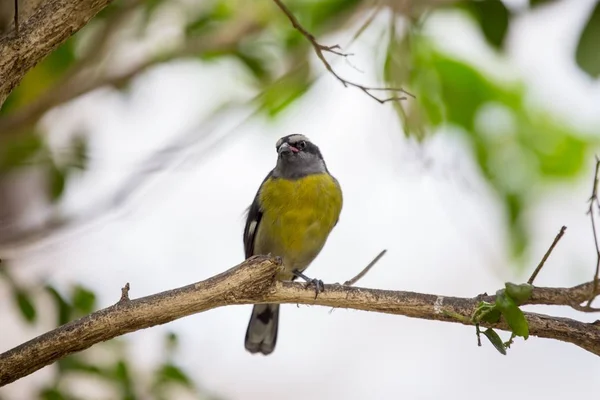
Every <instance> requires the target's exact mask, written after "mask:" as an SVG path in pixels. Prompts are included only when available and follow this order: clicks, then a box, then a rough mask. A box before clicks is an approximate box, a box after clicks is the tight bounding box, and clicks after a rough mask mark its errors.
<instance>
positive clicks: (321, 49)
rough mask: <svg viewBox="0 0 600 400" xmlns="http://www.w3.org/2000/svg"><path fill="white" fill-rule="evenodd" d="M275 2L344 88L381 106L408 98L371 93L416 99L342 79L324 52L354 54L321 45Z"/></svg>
mask: <svg viewBox="0 0 600 400" xmlns="http://www.w3.org/2000/svg"><path fill="white" fill-rule="evenodd" d="M273 1H274V2H275V4H277V6H278V7H279V8H280V9H281V11H283V13H284V14H285V15H286V16H287V17H288V19H289V20H290V22H291V23H292V26H293V27H294V28H295V29H296V30H297V31H298V32H300V33H301V34H302V35H303V36H304V37H305V38H306V39H308V41H309V42H310V43H311V45H312V47H313V48H314V49H315V53H316V54H317V57H319V59H320V60H321V62H322V63H323V65H324V66H325V68H326V69H327V71H329V72H330V73H331V74H332V75H333V76H334V77H335V78H336V79H337V80H338V81H340V82H341V83H342V85H344V87H348V86H352V87H355V88H357V89H360V90H362V91H363V92H365V93H366V94H367V96H369V97H371V98H372V99H374V100H375V101H377V102H378V103H380V104H384V103H387V102H390V101H396V100H406V99H407V98H406V97H405V96H392V97H389V98H383V99H381V98H379V97H377V96H375V95H374V94H373V93H371V91H386V92H394V93H404V94H406V95H408V96H410V97H412V98H415V96H414V95H413V94H411V93H409V92H407V91H406V90H404V89H402V88H374V87H369V86H364V85H361V84H358V83H355V82H351V81H349V80H347V79H344V78H342V77H341V76H340V75H338V74H337V73H336V72H335V71H334V70H333V68H332V67H331V64H329V61H327V59H326V58H325V55H324V54H323V52H327V53H333V54H335V55H337V56H340V57H346V58H347V57H348V56H350V55H352V54H348V53H342V52H341V51H338V49H340V46H339V45H334V46H325V45H322V44H320V43H319V42H318V41H317V39H316V38H315V37H314V35H313V34H312V33H310V32H309V31H307V30H306V29H305V28H304V27H303V26H302V25H301V24H300V22H298V19H296V17H295V16H294V14H292V12H291V11H290V10H289V9H288V8H287V7H286V6H285V4H283V2H282V1H281V0H273Z"/></svg>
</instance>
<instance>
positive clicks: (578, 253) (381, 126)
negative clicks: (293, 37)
mask: <svg viewBox="0 0 600 400" xmlns="http://www.w3.org/2000/svg"><path fill="white" fill-rule="evenodd" d="M524 3H526V2H525V1H516V0H515V1H510V4H511V5H512V6H515V7H519V6H521V5H522V4H524ZM593 4H594V1H592V0H568V1H561V2H559V3H558V4H556V5H553V6H551V7H545V8H541V9H539V11H537V12H535V13H534V14H533V15H528V16H527V17H525V18H523V19H522V20H516V21H514V23H513V25H512V26H511V32H510V36H509V37H508V49H509V50H508V57H507V58H505V59H499V58H498V57H497V56H496V55H494V54H492V53H491V51H490V50H489V49H487V48H486V46H485V44H484V43H483V42H482V39H481V38H480V35H479V34H478V33H477V32H476V27H475V26H474V25H473V24H472V23H471V22H470V21H468V20H466V19H465V18H463V17H460V16H457V15H444V16H437V17H435V18H434V19H432V20H431V21H430V24H429V27H430V29H429V32H430V34H431V35H432V36H433V37H436V38H438V39H439V43H440V44H441V45H442V47H443V48H445V49H448V50H449V51H451V52H452V53H453V54H456V55H458V56H460V57H465V58H467V59H469V60H473V61H474V62H476V63H478V64H480V65H484V66H486V67H487V68H489V69H490V70H491V71H493V73H494V74H498V75H501V76H505V77H507V78H508V79H513V78H523V79H524V80H525V81H526V82H528V83H529V84H531V89H532V90H531V98H532V101H537V102H541V104H543V105H544V106H545V107H547V108H550V109H551V110H553V111H555V112H556V113H557V114H559V115H560V116H562V117H564V118H565V119H567V120H568V121H569V122H571V123H573V124H576V125H577V126H578V127H580V128H581V129H585V130H588V131H589V130H593V129H595V128H597V127H598V126H600V112H598V111H600V84H599V83H598V82H595V81H593V80H591V79H589V78H588V77H586V76H585V75H583V74H582V73H581V72H580V71H579V70H578V69H577V67H576V66H575V64H574V62H573V57H572V54H573V52H574V48H575V44H576V40H577V38H578V34H579V30H580V28H581V26H582V24H583V22H584V20H585V18H586V16H587V15H588V14H589V10H590V9H591V7H592V6H593ZM340 37H341V38H342V40H340V41H341V42H342V43H343V42H345V41H346V40H347V39H348V38H349V36H348V35H341V36H340ZM377 37H378V36H377V28H374V29H372V30H370V31H368V32H367V33H366V34H365V35H364V36H363V37H361V39H360V40H359V42H358V43H357V44H356V45H355V46H353V47H352V52H354V53H356V54H357V56H356V57H355V58H354V59H353V60H352V62H353V64H354V65H356V66H358V67H359V68H360V69H361V70H364V71H365V73H364V74H359V73H358V72H357V71H356V70H354V69H353V68H352V67H351V66H348V65H345V64H344V63H343V62H338V63H336V68H337V69H338V71H339V72H340V73H343V74H344V76H346V77H348V78H352V79H359V80H361V81H362V82H366V83H369V80H370V81H371V82H374V81H376V74H375V72H374V70H373V63H372V62H371V61H370V58H372V57H373V54H374V52H373V49H374V48H375V47H376V41H377ZM344 38H345V39H346V40H343V39H344ZM337 39H338V38H331V42H332V43H333V42H336V40H337ZM315 65H316V66H317V67H318V66H319V64H318V63H317V62H316V61H315ZM242 79H243V73H242V72H241V69H239V68H237V67H234V66H233V64H230V63H221V64H219V65H212V66H205V65H200V64H198V63H196V62H193V61H187V62H178V63H174V64H171V65H168V66H164V67H160V68H156V69H155V70H152V71H151V72H149V73H147V74H145V75H144V76H142V77H140V78H139V79H138V80H137V81H136V82H135V83H134V84H133V87H132V90H131V94H130V95H129V96H127V97H121V96H120V95H118V94H117V93H116V92H113V91H110V90H99V91H97V92H96V93H93V94H90V95H88V96H86V97H85V98H83V99H81V100H79V101H77V102H75V103H73V104H71V105H68V106H66V107H63V108H61V109H59V110H56V111H55V112H53V113H52V115H49V116H48V118H47V120H46V123H47V125H48V126H50V130H51V132H52V134H53V136H52V137H53V140H56V141H57V143H59V142H60V136H61V135H62V134H64V132H65V131H69V130H72V129H76V128H77V127H78V126H85V127H86V128H88V129H90V130H91V143H90V145H91V148H92V160H91V165H90V170H89V171H88V172H87V173H86V175H85V176H84V177H83V179H81V181H80V182H77V183H76V184H75V185H73V186H72V187H70V188H69V191H68V193H67V197H66V199H65V207H64V209H65V211H66V212H81V211H83V210H85V209H86V207H89V205H90V204H95V202H97V201H98V200H99V199H102V198H103V196H107V198H108V197H110V194H111V193H112V190H113V189H114V188H115V187H118V186H119V183H121V182H122V180H123V178H125V177H126V176H127V174H128V173H130V171H133V169H134V168H135V166H136V165H137V164H138V163H139V162H140V161H141V160H143V159H144V158H145V157H147V156H148V155H149V154H151V153H152V151H153V150H155V149H157V148H160V147H161V146H162V145H164V144H165V143H167V142H168V140H169V139H171V138H172V137H173V135H175V134H180V133H183V132H185V131H186V129H187V130H189V129H192V128H193V127H195V126H198V124H199V122H200V121H201V120H202V118H204V117H205V116H206V115H208V113H209V112H210V109H211V107H214V106H215V105H217V104H218V103H219V101H220V100H224V99H227V98H230V97H232V96H247V95H248V93H247V91H245V90H244V89H243V88H240V87H239V86H240V85H237V84H236V82H239V81H240V80H242ZM245 115H247V114H244V112H239V113H236V114H235V115H234V116H233V117H231V118H230V119H229V120H228V121H227V123H226V124H225V125H220V126H219V129H221V130H222V131H224V132H227V131H228V130H230V129H233V132H234V133H235V136H234V137H233V139H232V140H229V141H225V142H223V143H222V144H220V145H219V146H217V147H216V148H215V150H213V151H211V152H210V153H209V155H208V156H207V155H204V154H201V155H198V154H197V153H198V152H197V151H196V150H194V151H192V153H193V154H191V156H189V157H188V158H186V159H185V160H184V161H183V162H182V163H180V164H179V165H178V166H177V167H176V168H173V169H172V170H171V171H169V172H168V173H164V174H160V175H159V174H157V178H156V179H154V181H153V184H152V185H150V186H149V187H148V188H147V190H145V191H143V192H142V193H141V194H140V195H138V196H136V197H135V200H134V201H132V202H131V203H129V206H127V207H125V209H124V210H123V211H122V212H120V213H119V214H118V215H117V216H116V217H115V218H109V219H108V220H106V221H103V223H102V224H100V225H97V226H94V227H92V228H90V229H87V230H84V231H81V232H77V233H76V234H71V235H67V236H66V237H64V238H63V239H61V240H52V241H48V242H43V243H41V244H40V245H39V246H35V247H32V248H30V249H28V250H26V251H23V252H20V253H19V254H20V255H19V258H18V259H17V260H16V261H15V265H18V266H19V271H18V272H19V277H21V279H23V280H26V279H27V276H32V274H36V275H38V276H39V274H40V273H43V274H45V275H47V276H48V277H49V278H50V279H51V281H52V282H53V283H55V284H56V285H57V286H58V287H62V288H67V287H68V286H69V285H70V284H73V283H76V282H81V283H83V284H85V285H88V286H90V287H92V288H94V289H95V290H96V291H97V294H98V295H99V305H100V306H101V307H105V306H108V305H110V304H113V303H114V302H115V301H117V300H118V298H119V295H120V287H122V286H123V284H124V283H125V282H130V283H131V292H130V296H131V297H133V298H136V297H141V296H145V295H149V294H153V293H156V292H159V291H163V290H167V289H172V288H175V287H179V286H182V285H186V284H189V283H192V282H195V281H198V280H202V279H205V278H207V277H209V276H211V275H214V274H216V273H219V272H221V271H223V270H225V269H227V268H230V267H231V266H233V265H235V264H237V263H239V262H241V261H242V259H243V250H242V240H241V233H242V228H243V221H244V219H243V212H244V210H245V208H246V207H247V206H248V205H249V203H250V202H251V200H252V198H253V196H254V194H255V191H256V189H257V188H258V185H259V184H260V182H261V181H262V179H263V178H264V175H265V174H266V173H267V172H268V171H269V170H270V169H271V168H272V167H273V165H274V163H275V160H276V153H275V147H274V145H275V142H276V140H277V139H278V138H279V137H281V136H283V135H287V134H289V133H295V132H300V133H303V134H306V135H308V136H309V137H310V138H311V139H312V140H313V141H314V142H316V143H317V144H318V145H319V146H320V148H321V150H322V152H323V154H324V156H325V159H326V161H327V163H328V166H329V168H330V170H331V172H332V173H333V174H334V175H335V176H336V177H337V178H338V179H339V181H340V182H341V185H342V188H343V191H344V209H343V211H342V216H341V219H340V222H339V224H338V225H337V227H336V228H335V230H334V231H333V233H332V235H331V236H330V239H329V241H328V244H327V245H326V246H325V248H324V250H323V252H322V253H321V255H320V256H319V257H318V258H317V259H316V260H315V262H314V263H313V265H312V266H311V268H310V269H309V270H308V271H307V273H308V274H309V276H311V277H312V276H314V277H318V278H320V279H322V280H323V281H325V282H326V283H328V282H341V281H344V280H347V279H348V278H350V277H352V276H354V275H355V274H356V273H357V272H358V271H359V270H360V269H361V268H363V267H364V266H365V265H366V263H368V262H369V261H370V260H371V259H372V258H373V257H374V256H375V255H376V254H377V253H378V252H379V251H380V250H381V249H383V248H386V249H388V254H387V255H386V256H385V257H384V258H383V259H382V260H381V261H380V262H379V264H378V265H377V266H376V267H375V268H374V269H373V270H372V271H371V272H370V273H369V274H368V275H367V276H366V277H365V278H364V279H363V280H362V281H361V282H360V286H367V287H374V288H381V289H398V290H410V291H420V292H425V293H435V294H442V295H453V296H465V297H472V296H475V295H477V294H479V293H482V292H484V291H487V292H488V293H493V292H494V291H495V290H496V289H498V288H500V287H502V286H503V282H505V281H507V280H512V281H519V280H525V279H526V278H527V277H528V275H529V274H530V272H531V269H532V268H533V266H534V265H535V264H537V262H538V260H539V258H540V257H541V255H542V254H543V253H544V251H545V249H546V248H547V247H548V245H549V244H550V242H551V241H552V239H553V238H554V236H555V235H556V233H557V232H558V230H559V228H560V226H562V225H567V227H568V230H567V234H566V236H565V237H564V238H563V240H562V241H561V242H560V244H559V246H558V247H557V249H556V250H555V251H554V253H553V254H552V257H551V258H550V260H549V261H548V262H547V264H546V266H545V268H544V270H543V272H542V273H541V274H540V276H539V277H538V279H537V281H536V284H537V285H540V286H541V285H546V286H570V285H575V284H578V283H581V282H584V281H587V280H590V279H591V277H592V273H593V269H594V251H593V242H592V238H591V232H590V228H589V220H588V218H587V217H586V215H585V209H586V200H587V198H588V197H589V191H590V182H591V175H592V169H593V163H594V161H593V155H590V158H589V165H588V172H587V173H586V174H585V177H582V179H581V180H579V181H578V182H573V183H572V184H568V185H561V186H552V187H548V188H544V189H540V190H543V192H540V196H539V197H540V202H539V204H537V205H536V206H535V207H534V208H532V209H531V210H530V211H529V212H528V214H527V221H528V226H529V229H530V235H531V240H532V246H531V263H529V265H530V268H529V269H528V270H527V271H525V272H524V273H523V274H518V270H517V267H516V266H515V265H512V264H511V262H510V259H509V258H508V256H507V254H508V252H507V242H506V240H505V239H506V232H505V231H504V226H503V216H502V211H501V209H500V207H499V203H497V201H496V199H495V198H494V197H493V194H492V192H491V191H490V190H489V188H487V187H486V184H485V181H484V180H483V179H482V178H481V177H480V176H479V173H478V171H477V169H476V167H475V166H474V164H473V161H472V157H471V154H470V152H469V149H468V148H467V147H466V146H465V144H464V142H463V141H462V140H461V138H460V136H459V135H457V134H455V133H452V132H440V133H439V134H438V135H436V136H434V137H432V138H430V139H429V140H428V141H427V142H426V143H425V144H424V145H422V146H421V147H419V146H418V145H416V144H415V143H413V142H412V141H410V140H407V139H405V137H404V134H403V133H402V131H401V125H400V123H399V121H398V119H397V117H396V114H395V113H394V112H393V110H392V107H391V106H389V105H384V106H381V105H379V104H378V103H376V102H374V101H373V100H372V99H370V98H368V97H367V96H366V95H365V94H364V93H362V92H360V91H359V90H352V89H345V88H344V87H343V86H341V85H340V84H339V83H338V82H337V81H335V80H334V79H333V77H331V76H330V75H327V74H324V75H323V77H322V78H321V79H320V80H319V81H318V83H317V85H316V86H315V87H314V88H313V89H312V90H311V91H310V92H309V93H308V94H307V95H306V96H305V97H304V98H302V99H301V101H300V102H299V103H298V104H296V105H295V106H294V107H292V108H290V109H289V110H288V111H287V112H286V113H285V114H284V115H283V116H282V118H280V119H279V120H277V121H276V122H268V121H265V120H264V119H262V118H251V119H249V120H246V121H245V122H243V121H244V118H245ZM239 122H243V123H241V124H240V125H238V123H239ZM194 129H197V128H194ZM194 152H195V153H196V155H194ZM157 162H160V160H157ZM507 168H510V166H507ZM42 299H44V298H43V297H42ZM41 301H43V300H41ZM45 301H49V300H48V299H47V298H46V300H45ZM250 307H251V306H243V307H242V306H240V307H227V308H220V309H216V310H212V311H209V312H206V313H203V314H199V315H194V316H191V317H187V318H184V319H181V320H178V321H175V322H173V323H171V324H168V325H166V326H161V327H155V328H151V329H147V330H145V331H141V332H136V333H133V334H129V335H127V336H126V337H125V339H126V340H127V341H128V342H129V343H130V344H131V355H132V356H133V357H134V358H135V360H136V361H137V365H140V366H142V367H144V368H147V369H148V370H150V369H151V366H152V365H153V363H155V362H156V361H158V360H159V359H160V357H161V354H160V353H159V350H157V349H162V344H161V341H162V334H163V333H164V332H165V331H166V330H173V331H175V332H177V333H179V334H180V337H181V349H182V350H181V351H180V353H179V355H178V358H177V361H178V362H179V363H180V364H181V365H182V366H183V367H184V368H185V370H186V371H188V372H190V373H191V374H192V376H193V377H194V378H195V379H196V380H197V381H198V382H199V383H201V384H202V385H203V386H204V387H206V388H208V389H210V390H211V391H214V392H215V393H218V394H220V395H222V396H223V397H224V398H226V399H231V400H237V399H249V400H253V399H282V398H285V399H290V400H296V399H298V400H300V399H302V400H304V399H306V398H311V399H313V400H316V399H326V398H340V399H348V400H349V399H365V398H372V399H388V398H405V399H440V398H444V399H465V398H475V397H485V398H486V399H488V400H496V399H498V400H500V399H503V400H504V399H506V398H507V397H508V396H517V397H516V398H524V397H525V396H527V398H528V399H560V398H565V397H566V396H569V397H571V396H572V397H574V398H579V397H581V398H583V397H584V396H586V397H587V398H594V395H595V394H597V391H598V389H597V385H598V384H597V382H598V376H599V374H600V359H599V358H598V357H597V356H595V355H593V354H591V353H588V352H586V351H584V350H582V349H580V348H578V347H576V346H574V345H571V344H567V343H562V342H557V341H552V340H545V339H538V338H535V337H531V338H530V339H529V340H528V341H527V342H524V341H523V340H521V339H517V340H516V342H515V344H514V345H513V347H512V348H511V349H510V350H509V353H508V356H505V357H504V356H501V355H499V354H498V353H497V352H496V350H494V348H493V347H492V346H491V344H489V343H488V342H484V343H483V347H477V345H476V338H475V332H474V329H473V328H472V327H464V326H461V325H458V324H447V323H439V322H431V321H422V320H416V319H409V318H405V317H400V316H390V315H383V314H373V313H366V312H359V311H352V310H335V311H334V312H333V313H330V312H329V309H328V308H322V307H307V306H302V307H300V308H297V307H296V306H295V305H284V306H283V309H282V313H281V319H280V329H279V339H278V344H277V348H276V350H275V352H274V353H273V354H272V355H270V356H269V357H262V356H252V355H250V354H249V353H247V352H246V351H245V349H244V346H243V338H244V333H245V329H246V325H247V323H248V319H249V316H250ZM528 309H532V310H533V309H535V310H536V311H539V312H544V313H548V314H554V315H564V316H571V317H575V318H577V319H580V320H586V321H593V320H595V319H597V318H598V317H597V316H594V315H580V314H579V313H576V312H574V311H572V310H566V309H564V310H563V309H559V308H549V307H545V308H544V307H535V308H534V307H529V308H528ZM0 315H2V317H3V323H2V325H3V329H2V330H0V351H3V350H5V349H9V348H12V347H13V346H15V345H18V344H20V343H21V342H23V341H25V340H27V339H29V338H32V337H34V336H35V335H37V334H40V333H43V332H44V331H45V330H46V329H48V328H49V327H50V326H51V324H52V322H53V320H54V317H53V316H44V317H42V323H40V324H38V326H36V327H35V328H31V327H29V326H25V324H24V323H23V322H22V321H21V320H20V317H18V316H17V315H16V314H15V313H14V312H13V305H12V303H11V302H10V299H9V297H8V293H7V291H6V288H5V287H1V286H0ZM501 335H502V336H503V337H508V335H507V334H506V333H505V332H502V333H501ZM51 372H52V371H51V369H49V368H46V369H44V370H41V371H39V372H37V373H34V374H33V375H31V376H29V377H27V378H25V379H22V380H20V381H18V382H17V383H15V384H12V385H9V386H8V387H6V388H3V389H0V395H2V396H5V397H7V398H8V399H22V398H23V399H25V398H28V395H27V394H26V393H29V392H28V391H29V390H31V388H32V385H34V384H38V383H39V382H42V381H44V380H46V379H48V378H49V377H50V376H51ZM79 389H80V390H82V391H84V390H85V391H86V393H87V395H88V396H90V393H93V392H90V391H92V390H93V388H92V386H88V385H82V386H81V387H80V388H79ZM525 393H526V394H525ZM100 395H101V393H100V392H99V393H98V396H100ZM92 396H94V395H92Z"/></svg>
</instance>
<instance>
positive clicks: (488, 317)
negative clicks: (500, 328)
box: [480, 307, 501, 324]
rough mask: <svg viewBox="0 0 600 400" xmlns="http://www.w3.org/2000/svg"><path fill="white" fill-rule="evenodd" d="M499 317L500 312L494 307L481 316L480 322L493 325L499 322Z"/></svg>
mask: <svg viewBox="0 0 600 400" xmlns="http://www.w3.org/2000/svg"><path fill="white" fill-rule="evenodd" d="M500 316H501V312H500V310H499V309H498V308H497V307H494V308H492V309H491V310H490V311H488V312H486V313H484V314H482V316H481V318H480V320H481V321H483V322H488V323H490V324H495V323H496V322H498V321H500Z"/></svg>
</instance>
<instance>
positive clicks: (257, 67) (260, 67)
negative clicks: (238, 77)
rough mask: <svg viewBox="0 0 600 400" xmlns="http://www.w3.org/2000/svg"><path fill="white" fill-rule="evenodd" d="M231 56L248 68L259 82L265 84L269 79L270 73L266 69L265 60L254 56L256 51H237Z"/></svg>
mask: <svg viewBox="0 0 600 400" xmlns="http://www.w3.org/2000/svg"><path fill="white" fill-rule="evenodd" d="M233 55H234V56H235V57H236V58H237V59H238V60H240V62H241V63H242V64H243V65H244V66H245V67H246V68H248V70H249V71H250V72H251V73H252V75H253V76H254V77H255V78H256V79H257V80H258V81H261V82H267V81H268V80H270V78H271V71H270V70H269V68H268V67H267V63H266V60H265V59H264V58H262V57H260V56H259V55H257V54H256V51H245V50H238V51H235V52H234V53H233Z"/></svg>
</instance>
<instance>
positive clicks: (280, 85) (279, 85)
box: [258, 66, 310, 118]
mask: <svg viewBox="0 0 600 400" xmlns="http://www.w3.org/2000/svg"><path fill="white" fill-rule="evenodd" d="M309 87H310V82H309V69H308V66H302V67H300V70H299V71H295V72H294V73H291V74H288V75H287V76H286V77H284V78H281V79H279V80H277V81H275V82H273V83H272V84H270V85H269V86H267V87H266V88H265V90H264V91H263V92H262V94H261V95H260V97H259V98H258V102H259V105H260V109H261V110H263V111H265V112H266V113H267V115H268V116H270V117H272V118H273V117H276V116H277V115H279V114H280V113H281V112H282V111H283V110H285V109H286V108H287V107H288V106H289V105H291V104H292V103H293V102H294V101H296V100H298V99H299V98H300V97H301V96H302V95H303V94H304V93H306V92H307V91H308V89H309Z"/></svg>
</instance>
